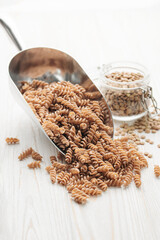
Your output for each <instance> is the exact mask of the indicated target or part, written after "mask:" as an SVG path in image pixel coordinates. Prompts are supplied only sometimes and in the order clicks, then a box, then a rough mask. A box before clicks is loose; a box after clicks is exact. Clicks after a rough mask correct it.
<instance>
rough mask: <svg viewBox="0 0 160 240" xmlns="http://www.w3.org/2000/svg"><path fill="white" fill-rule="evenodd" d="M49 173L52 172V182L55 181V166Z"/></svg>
mask: <svg viewBox="0 0 160 240" xmlns="http://www.w3.org/2000/svg"><path fill="white" fill-rule="evenodd" d="M49 174H50V179H51V182H52V183H55V182H56V170H55V168H51V169H50V171H49Z"/></svg>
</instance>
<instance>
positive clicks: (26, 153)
mask: <svg viewBox="0 0 160 240" xmlns="http://www.w3.org/2000/svg"><path fill="white" fill-rule="evenodd" d="M32 150H33V149H32V148H28V149H27V150H25V151H24V152H23V153H21V154H20V155H19V157H18V159H19V160H20V161H21V160H23V159H25V158H27V157H30V156H31V154H32Z"/></svg>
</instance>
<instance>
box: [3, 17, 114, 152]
mask: <svg viewBox="0 0 160 240" xmlns="http://www.w3.org/2000/svg"><path fill="white" fill-rule="evenodd" d="M0 22H1V24H2V25H3V26H4V28H5V29H6V30H7V32H8V33H9V35H10V36H11V38H12V40H13V41H14V43H15V44H16V46H17V47H18V49H19V50H21V46H20V44H19V43H18V41H17V39H16V37H15V36H14V34H13V32H12V31H11V29H10V28H9V26H8V25H7V24H6V23H4V21H2V20H1V19H0ZM9 75H10V78H9V84H10V87H11V92H12V94H13V96H14V98H15V99H16V101H17V103H18V104H20V105H21V107H22V108H23V109H24V111H25V112H27V113H28V114H29V116H30V117H31V118H32V119H33V121H34V122H36V124H37V125H38V126H39V128H40V129H41V130H42V131H43V133H44V134H45V135H46V137H47V138H48V139H49V140H50V141H51V142H52V140H51V139H50V138H49V137H48V135H47V134H46V133H45V131H44V130H43V128H42V126H41V124H40V123H39V121H38V120H37V118H36V117H35V115H34V113H33V112H32V110H31V108H30V107H29V105H28V103H27V102H26V101H25V99H24V98H23V95H22V94H21V92H20V91H19V89H20V87H21V81H23V80H25V81H32V79H35V78H37V79H40V80H43V81H46V82H53V81H70V82H71V83H72V84H79V85H81V86H83V87H84V88H86V89H87V90H90V91H99V90H98V89H97V87H96V86H95V85H94V83H93V82H92V81H91V80H90V79H89V77H88V76H87V74H86V73H85V72H84V71H83V69H82V68H81V67H80V65H79V64H78V63H77V62H76V61H75V59H74V58H72V57H71V56H69V55H68V54H66V53H64V52H61V51H59V50H55V49H51V48H32V49H27V50H24V51H21V52H20V53H18V54H17V55H16V56H14V57H13V58H12V60H11V61H10V64H9ZM102 99H103V96H102V94H101V96H100V98H99V100H102ZM105 104H106V108H107V110H108V116H109V117H108V120H107V122H106V124H107V125H109V126H111V127H113V119H112V115H111V111H110V109H109V107H108V105H107V103H106V102H105ZM111 137H113V134H111ZM52 144H53V145H54V146H55V147H56V148H57V149H58V150H59V151H60V152H61V153H63V152H62V151H61V150H60V149H59V147H57V145H56V144H55V143H54V142H52ZM63 154H64V153H63Z"/></svg>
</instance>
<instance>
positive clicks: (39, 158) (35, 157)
mask: <svg viewBox="0 0 160 240" xmlns="http://www.w3.org/2000/svg"><path fill="white" fill-rule="evenodd" d="M32 158H33V159H34V160H36V161H42V156H41V155H40V154H39V153H38V152H36V151H34V150H32Z"/></svg>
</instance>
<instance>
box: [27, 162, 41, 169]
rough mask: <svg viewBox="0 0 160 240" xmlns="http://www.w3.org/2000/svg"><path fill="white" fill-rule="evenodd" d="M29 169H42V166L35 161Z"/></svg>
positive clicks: (30, 164)
mask: <svg viewBox="0 0 160 240" xmlns="http://www.w3.org/2000/svg"><path fill="white" fill-rule="evenodd" d="M27 166H28V167H29V168H33V169H34V168H40V167H41V164H40V161H34V162H31V163H29V164H28V165H27Z"/></svg>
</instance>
